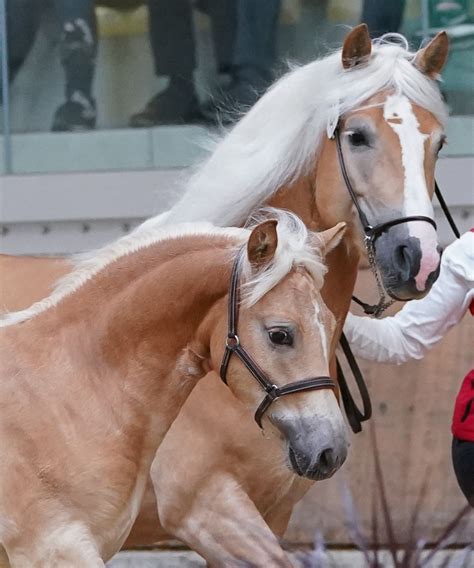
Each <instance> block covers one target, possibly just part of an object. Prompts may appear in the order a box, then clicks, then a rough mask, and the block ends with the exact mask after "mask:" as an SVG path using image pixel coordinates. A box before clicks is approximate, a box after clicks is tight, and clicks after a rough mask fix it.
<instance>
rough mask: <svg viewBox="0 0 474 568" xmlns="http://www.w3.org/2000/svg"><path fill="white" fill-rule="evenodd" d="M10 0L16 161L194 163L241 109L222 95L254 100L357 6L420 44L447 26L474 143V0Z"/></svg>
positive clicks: (454, 141)
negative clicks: (219, 123) (209, 134)
mask: <svg viewBox="0 0 474 568" xmlns="http://www.w3.org/2000/svg"><path fill="white" fill-rule="evenodd" d="M0 2H1V3H2V4H4V5H5V6H6V10H7V21H6V24H7V28H8V32H7V38H8V51H9V54H8V62H9V64H8V71H9V75H10V80H9V82H10V89H9V94H10V96H9V101H8V103H9V104H5V103H4V104H3V106H2V117H3V119H2V126H5V127H8V128H7V129H8V132H4V136H3V137H2V150H3V151H2V162H1V163H2V164H3V167H5V164H4V161H5V155H6V154H7V160H10V158H9V157H8V151H7V152H6V153H5V145H7V146H8V148H11V166H10V169H11V170H12V171H13V172H14V173H48V172H67V171H110V170H128V169H156V168H175V167H184V166H188V165H190V164H191V163H193V162H194V161H195V160H196V159H198V158H200V157H202V155H203V150H202V149H201V145H200V143H201V140H202V139H203V135H204V134H205V133H206V130H207V129H209V128H213V127H215V125H216V117H218V120H223V121H224V122H227V121H228V120H229V121H230V120H232V118H233V117H232V116H227V115H226V113H224V112H222V108H225V107H226V106H229V103H234V102H236V103H238V104H239V105H241V106H242V107H243V108H245V107H248V106H250V105H251V104H253V102H255V100H256V98H257V97H256V95H255V93H256V92H261V91H263V90H264V89H265V88H266V87H267V86H268V84H270V82H271V80H272V78H273V76H274V72H275V70H277V72H278V70H280V71H281V70H282V69H284V67H285V64H284V63H283V62H285V61H287V60H288V59H289V60H291V61H296V62H303V63H304V62H307V61H310V60H311V59H314V58H315V57H317V56H321V55H324V54H325V53H326V52H327V51H328V50H331V49H333V48H336V47H338V46H339V45H340V43H341V40H342V38H343V37H344V35H345V33H346V32H347V25H354V24H356V23H358V22H359V21H361V20H363V21H367V22H368V23H369V27H370V29H371V30H372V32H373V34H374V35H379V34H381V33H384V32H387V31H401V32H402V33H404V34H405V35H406V36H407V38H408V39H409V41H410V43H411V44H412V45H413V46H419V45H420V43H421V41H422V39H423V37H426V36H429V35H433V34H434V33H435V32H436V31H437V30H438V29H442V28H443V29H444V28H446V29H448V32H449V35H450V38H451V46H452V47H451V53H450V58H449V63H448V65H447V67H446V69H445V71H444V73H443V78H444V82H443V86H442V89H443V92H444V94H445V96H446V98H447V101H448V103H449V105H450V107H451V111H452V115H453V117H454V118H452V119H451V122H450V125H449V140H450V144H449V146H447V149H446V150H445V152H447V153H449V154H455V155H457V154H473V153H474V150H473V142H472V132H473V121H474V119H473V115H474V108H473V105H474V98H473V97H472V93H473V90H474V2H473V1H472V0H456V1H453V2H442V1H440V0H407V1H406V2H404V1H403V0H393V1H386V2H379V1H378V0H362V1H360V2H354V1H349V0H329V1H328V0H265V1H261V2H255V1H254V2H252V1H250V0H196V1H192V0H173V2H169V1H168V0H148V2H147V1H141V0H100V1H97V2H94V1H93V0H44V1H42V2H37V0H0ZM256 6H258V9H257V8H256ZM238 30H240V31H239V32H238ZM252 34H253V35H252ZM2 53H3V50H2ZM3 55H4V54H3ZM3 67H5V66H3ZM458 117H463V118H458ZM5 120H6V121H5ZM10 133H11V138H10V137H9V134H10Z"/></svg>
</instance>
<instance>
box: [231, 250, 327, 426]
mask: <svg viewBox="0 0 474 568" xmlns="http://www.w3.org/2000/svg"><path fill="white" fill-rule="evenodd" d="M241 259H242V251H241V252H240V253H239V254H238V255H237V258H236V260H235V261H234V266H233V268H232V275H231V280H230V289H229V303H228V313H229V316H228V317H229V320H228V333H227V339H226V342H225V351H224V357H223V358H222V363H221V369H220V376H221V379H222V380H223V381H224V383H225V384H227V368H228V366H229V361H230V358H231V356H232V354H233V353H235V355H236V356H237V357H238V358H239V359H240V360H241V361H242V363H243V364H244V365H245V367H246V369H247V370H248V371H249V373H250V374H251V375H252V376H253V377H254V379H256V381H257V382H258V383H259V385H260V386H261V387H262V388H263V390H264V391H265V392H266V396H265V398H264V399H263V400H262V402H261V403H260V405H259V406H258V408H257V410H256V412H255V421H256V422H257V424H258V425H259V426H260V428H262V418H263V415H264V414H265V412H266V411H267V410H268V408H269V407H270V405H271V404H272V402H274V401H275V400H276V399H278V398H281V397H282V396H286V395H288V394H292V393H295V392H303V391H308V390H320V389H333V390H336V388H337V387H336V383H334V381H333V380H332V379H331V377H314V378H310V379H302V380H300V381H295V382H293V383H289V384H287V385H283V386H282V387H279V386H277V385H275V384H274V383H273V382H272V381H270V379H269V378H268V377H267V375H266V374H265V373H264V372H263V371H262V369H261V368H260V367H259V366H258V365H257V363H255V361H254V360H253V359H252V357H251V356H250V355H249V354H248V353H247V351H246V350H245V349H244V348H243V347H242V345H241V343H240V339H239V336H238V334H237V324H238V318H239V273H240V266H241Z"/></svg>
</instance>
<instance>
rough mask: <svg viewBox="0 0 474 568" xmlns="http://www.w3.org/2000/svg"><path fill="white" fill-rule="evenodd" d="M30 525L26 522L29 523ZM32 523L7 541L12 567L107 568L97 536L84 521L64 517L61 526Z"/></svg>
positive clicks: (6, 545)
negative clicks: (95, 538)
mask: <svg viewBox="0 0 474 568" xmlns="http://www.w3.org/2000/svg"><path fill="white" fill-rule="evenodd" d="M25 525H26V523H25ZM48 526H49V527H50V524H48V523H44V524H39V525H38V524H36V523H34V524H33V523H31V524H29V526H28V525H26V526H25V528H24V529H23V530H22V531H21V534H20V535H17V536H16V537H15V538H13V539H12V540H11V541H10V542H6V543H5V549H6V552H7V554H8V558H9V559H10V564H11V568H31V567H32V566H34V567H35V568H85V567H86V566H87V568H104V567H105V564H104V561H103V560H102V559H101V557H100V554H99V551H98V549H97V546H96V543H95V540H94V538H93V537H92V536H91V535H90V533H89V531H88V530H87V529H86V528H85V527H84V526H83V525H82V524H80V523H77V522H67V520H63V521H62V522H61V525H60V526H58V527H57V528H53V529H51V528H49V530H48V528H47V527H48Z"/></svg>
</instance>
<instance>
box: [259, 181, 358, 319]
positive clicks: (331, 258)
mask: <svg viewBox="0 0 474 568" xmlns="http://www.w3.org/2000/svg"><path fill="white" fill-rule="evenodd" d="M318 173H319V172H318ZM315 179H316V182H315V181H314V180H315ZM330 183H334V181H332V180H325V179H320V176H318V175H316V172H313V173H311V174H310V175H308V176H302V177H300V178H299V179H297V180H296V181H295V182H293V183H291V184H289V185H287V186H284V187H282V188H281V189H280V190H279V191H278V192H277V193H276V194H275V195H274V196H273V198H272V199H271V200H270V202H269V205H271V206H272V207H281V208H283V209H290V210H291V211H293V212H294V213H296V214H297V215H298V216H299V217H300V218H301V219H302V220H303V221H304V223H305V225H306V226H307V227H308V228H310V229H311V230H323V229H328V228H329V227H331V226H333V225H334V224H335V223H336V222H338V221H349V223H350V222H351V217H350V209H349V210H348V211H347V212H345V211H344V212H342V211H341V217H340V218H339V215H337V214H336V217H335V218H331V219H327V218H326V216H325V215H324V213H322V212H321V211H320V209H319V208H318V201H319V200H317V199H316V193H315V192H317V191H318V187H322V185H323V184H326V186H325V190H326V192H327V193H330V188H329V187H328V185H329V184H330ZM316 184H317V187H315V185H316ZM334 193H335V194H336V195H337V193H336V192H334ZM335 205H337V204H335ZM357 238H358V237H357V234H356V231H355V230H354V229H353V228H352V227H349V231H348V234H347V236H346V237H345V238H344V240H343V241H342V243H341V244H340V245H339V246H338V247H337V248H336V249H335V250H334V251H332V252H331V253H330V254H329V255H328V256H327V258H326V263H327V266H328V272H327V274H326V276H325V279H324V287H323V290H322V296H323V299H324V301H325V303H326V305H327V306H328V308H329V309H330V310H331V312H332V313H333V314H334V315H335V316H336V318H337V319H338V320H339V321H341V322H342V321H343V320H344V319H345V317H346V314H347V311H348V309H349V304H350V301H351V295H352V291H353V289H354V285H355V281H356V277H357V265H358V262H359V254H358V249H357V246H355V241H356V239H357Z"/></svg>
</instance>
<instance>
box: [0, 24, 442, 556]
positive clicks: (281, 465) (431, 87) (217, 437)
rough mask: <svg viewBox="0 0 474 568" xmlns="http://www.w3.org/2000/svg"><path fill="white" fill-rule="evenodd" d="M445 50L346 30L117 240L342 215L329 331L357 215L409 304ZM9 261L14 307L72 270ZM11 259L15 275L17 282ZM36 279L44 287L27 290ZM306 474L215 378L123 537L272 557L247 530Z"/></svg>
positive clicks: (425, 227) (57, 264) (272, 549)
mask: <svg viewBox="0 0 474 568" xmlns="http://www.w3.org/2000/svg"><path fill="white" fill-rule="evenodd" d="M447 52H448V40H447V36H446V34H445V33H441V34H439V35H438V36H436V37H435V38H434V39H433V40H432V41H431V42H430V43H429V44H428V45H427V46H426V47H424V48H423V49H421V50H420V51H418V52H417V53H411V52H410V51H409V50H408V48H407V46H406V44H405V45H404V43H403V38H401V37H400V36H392V37H391V38H390V37H388V38H385V39H382V40H379V41H375V42H374V43H373V44H372V43H371V41H370V38H369V36H368V33H367V29H366V27H365V26H363V25H362V26H358V27H356V28H354V30H352V31H351V32H350V33H349V34H348V36H347V37H346V39H345V41H344V46H343V49H342V51H338V52H336V53H334V54H332V55H330V56H329V57H326V58H324V59H322V60H320V61H315V62H313V63H310V64H309V65H306V66H304V67H301V68H297V69H295V70H293V71H291V72H290V73H288V74H287V75H286V76H284V77H283V78H282V79H281V80H280V81H279V82H277V83H276V84H275V86H274V87H273V88H272V89H270V91H269V92H268V93H267V94H266V95H265V96H263V97H262V98H261V99H260V101H259V102H258V103H257V104H256V105H255V107H254V108H252V110H251V111H250V112H249V113H248V114H247V115H246V116H245V117H244V118H243V119H242V120H241V121H240V122H239V123H238V124H237V125H236V126H235V127H234V128H233V130H232V131H231V132H230V133H229V134H228V135H227V136H226V137H225V138H224V139H223V140H222V141H221V142H220V143H219V144H218V145H217V147H216V149H215V151H214V152H213V154H212V155H211V157H210V158H209V160H208V161H207V162H206V163H205V164H204V165H203V166H202V167H201V168H200V169H199V170H198V171H197V173H196V174H195V175H194V176H193V178H192V179H191V180H190V182H189V184H188V188H187V191H186V193H185V194H184V196H183V198H182V199H181V201H180V202H178V204H177V205H176V206H175V207H174V208H173V209H172V210H171V211H169V212H168V213H165V214H163V215H161V216H159V217H157V218H154V219H151V220H149V221H148V222H146V223H145V224H144V225H143V226H142V227H141V228H139V229H138V230H137V232H135V233H134V234H132V235H131V236H130V237H126V239H127V238H129V239H134V238H136V237H137V235H139V234H140V232H141V231H153V230H154V228H156V227H160V226H161V225H163V224H166V223H174V222H180V221H185V220H190V221H193V220H209V221H212V222H214V223H216V224H222V225H231V224H241V223H242V222H243V221H244V220H245V218H246V216H247V215H248V213H249V211H250V210H251V209H252V208H254V207H255V206H256V205H261V204H263V203H267V204H272V205H275V206H280V207H284V208H286V209H290V210H292V211H294V212H296V213H297V214H298V215H299V216H300V217H301V218H302V219H303V220H304V222H305V223H306V225H307V226H308V227H311V228H320V229H323V228H328V227H331V226H333V225H334V224H335V223H336V222H338V221H346V222H347V223H348V230H347V232H346V235H345V237H344V241H343V244H341V245H340V246H338V247H337V248H336V249H334V251H333V252H332V253H331V254H329V256H328V258H327V264H328V273H327V275H326V279H325V285H324V288H323V290H322V295H323V298H324V300H325V303H326V305H327V306H328V307H329V309H330V310H331V311H332V312H333V313H334V314H335V316H336V319H337V322H338V327H337V332H336V333H337V334H338V333H340V331H341V329H342V325H343V322H344V318H345V315H346V313H347V310H348V308H349V304H350V299H351V294H352V290H353V287H354V282H355V279H356V274H357V265H358V262H359V258H360V256H361V254H364V252H365V249H364V238H363V237H364V232H363V231H361V221H362V224H363V225H365V228H366V231H367V232H366V235H367V236H368V237H372V238H371V239H370V240H368V241H367V242H368V245H369V250H370V255H369V256H373V255H374V254H375V260H376V264H377V267H378V269H379V271H380V275H381V277H382V280H383V284H384V286H385V288H386V290H387V291H388V292H389V293H390V294H392V295H393V296H395V297H398V298H403V299H410V298H417V297H420V296H422V295H423V294H425V293H426V292H427V291H428V290H429V288H430V286H431V284H432V283H433V281H434V279H435V277H436V274H437V270H438V266H439V252H438V246H437V237H436V232H435V228H434V226H433V224H432V217H433V210H432V205H431V195H432V193H433V185H434V169H435V164H436V157H437V153H438V151H439V150H440V148H441V146H442V144H443V140H444V132H443V128H444V124H445V121H446V114H447V113H446V108H445V105H444V104H443V101H442V98H441V95H440V92H439V89H438V86H437V83H436V79H437V78H438V75H439V73H440V71H441V69H442V67H443V65H444V63H445V60H446V57H447ZM351 192H352V193H351ZM356 204H357V206H356ZM359 211H360V213H359ZM364 217H365V219H364ZM415 217H416V219H415ZM401 218H402V219H401ZM400 220H403V221H404V222H403V223H398V221H400ZM430 220H431V222H430ZM392 221H396V222H397V224H393V225H392V224H391V223H390V222H392ZM387 222H388V225H385V226H381V223H387ZM368 224H369V225H372V226H373V227H375V228H376V230H373V229H371V228H370V227H368V226H367V225H368ZM381 229H383V230H381ZM4 264H6V265H7V267H8V270H9V274H10V278H9V280H8V282H9V283H10V286H11V287H10V288H9V289H10V290H11V291H12V293H11V294H10V295H9V298H10V300H9V301H10V304H11V305H12V306H14V307H16V308H17V307H19V306H25V305H26V304H27V302H28V301H33V300H36V299H39V298H41V297H43V296H44V295H45V294H46V291H45V283H46V282H47V281H48V280H49V281H50V282H52V281H53V276H49V275H50V273H51V274H52V273H54V274H57V273H58V272H60V271H63V272H67V271H69V270H70V269H71V268H70V265H69V264H68V263H67V262H63V263H62V264H61V261H58V260H47V259H44V260H41V259H35V260H34V261H33V260H31V262H28V261H27V260H25V259H21V260H16V259H13V258H5V259H4ZM16 264H20V265H21V266H20V271H21V272H19V273H21V274H22V275H23V280H22V279H20V278H18V277H17V278H15V273H16V269H15V265H16ZM19 273H17V274H19ZM28 275H30V276H28ZM35 275H37V277H38V278H41V283H42V285H41V286H37V287H36V288H34V289H33V287H32V286H31V284H30V282H32V281H34V280H33V278H34V276H35ZM48 277H49V278H48ZM6 292H7V293H8V290H6ZM330 355H331V356H332V355H333V351H331V353H330ZM332 371H334V366H333V367H332ZM204 408H205V410H206V412H203V409H204ZM224 408H225V411H223V409H224ZM167 464H173V465H172V467H171V468H170V467H169V465H167ZM304 473H305V472H304V471H302V470H301V467H300V466H299V464H298V463H297V462H296V461H295V460H294V456H292V455H290V454H289V455H288V459H287V460H282V459H281V445H280V442H279V440H278V439H277V438H274V437H269V438H264V437H262V436H261V434H260V431H259V428H258V426H257V425H256V424H255V422H254V420H253V417H252V415H251V414H250V413H249V412H248V411H247V410H246V409H245V408H244V407H243V406H242V405H241V404H239V402H238V401H237V400H236V399H235V398H233V397H231V396H230V395H229V392H228V390H227V389H226V388H225V386H224V385H223V384H222V381H219V379H218V377H216V376H215V375H214V374H209V375H208V376H207V377H206V378H205V379H203V380H202V381H200V382H199V385H198V386H197V388H196V389H194V390H193V392H192V394H191V396H190V397H189V398H188V400H187V402H186V403H185V405H184V407H183V409H182V411H181V412H180V414H179V415H178V417H177V419H176V420H175V422H174V423H173V425H172V426H171V428H170V430H169V431H168V433H167V435H166V436H165V439H164V440H163V443H162V444H161V446H160V449H159V450H158V453H157V460H156V461H155V462H154V464H153V467H152V478H153V483H154V489H155V493H156V497H157V503H158V511H159V521H158V516H157V513H156V504H155V496H154V494H153V492H152V491H148V492H147V494H146V499H145V501H144V503H143V505H142V511H141V515H140V517H139V518H138V520H137V523H136V525H135V527H134V529H133V531H132V534H131V535H130V539H129V541H128V542H129V544H147V543H152V542H154V541H156V540H159V539H161V538H165V537H166V536H167V535H170V534H171V535H174V536H176V537H178V538H180V539H181V540H183V541H184V542H185V543H187V544H188V545H189V546H190V547H192V548H194V549H195V550H197V551H198V552H199V553H200V554H202V555H203V556H204V557H205V558H206V559H207V560H208V561H209V562H210V563H212V564H214V565H222V564H225V565H230V564H231V563H232V561H233V560H234V561H237V560H244V561H248V562H250V563H252V564H253V565H256V566H265V567H266V566H270V565H272V564H271V562H272V559H273V558H274V557H275V555H277V554H278V551H279V552H280V554H281V550H280V549H279V547H278V544H277V542H276V540H274V539H273V540H272V539H271V538H268V539H267V540H266V545H267V546H261V542H257V541H254V540H253V539H252V538H249V527H251V531H250V532H251V533H253V534H257V533H258V534H267V533H269V527H270V528H271V530H272V531H273V532H274V533H276V534H277V535H279V536H281V535H282V534H283V533H284V531H285V529H286V527H287V524H288V520H289V518H290V515H291V511H292V509H293V507H294V505H295V504H296V503H297V502H298V501H299V500H300V499H301V497H302V496H303V495H304V494H305V492H306V491H307V490H308V489H309V487H311V484H312V481H311V480H310V479H308V478H305V477H304ZM301 474H303V476H302V475H301ZM306 475H307V476H309V477H311V471H307V472H306Z"/></svg>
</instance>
